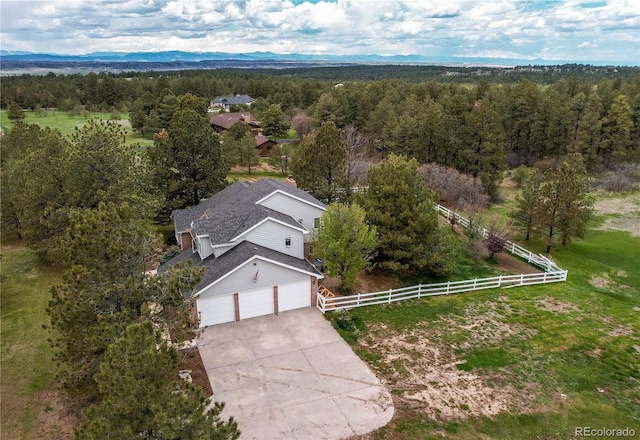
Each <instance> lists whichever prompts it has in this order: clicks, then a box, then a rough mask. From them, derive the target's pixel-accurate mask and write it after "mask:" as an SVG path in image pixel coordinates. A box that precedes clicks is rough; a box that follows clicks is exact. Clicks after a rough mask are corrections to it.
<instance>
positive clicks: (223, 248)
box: [213, 244, 234, 258]
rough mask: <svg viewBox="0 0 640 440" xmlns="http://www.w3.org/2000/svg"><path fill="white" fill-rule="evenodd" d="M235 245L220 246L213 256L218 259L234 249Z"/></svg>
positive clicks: (215, 249)
mask: <svg viewBox="0 0 640 440" xmlns="http://www.w3.org/2000/svg"><path fill="white" fill-rule="evenodd" d="M233 247H234V244H230V245H228V246H219V247H216V248H214V249H213V255H215V256H216V258H218V257H219V256H220V255H222V254H224V253H225V252H227V251H228V250H230V249H233Z"/></svg>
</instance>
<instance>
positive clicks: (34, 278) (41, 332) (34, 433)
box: [0, 241, 68, 440]
mask: <svg viewBox="0 0 640 440" xmlns="http://www.w3.org/2000/svg"><path fill="white" fill-rule="evenodd" d="M0 255H1V256H0V277H1V281H2V295H1V297H0V300H1V307H0V319H1V322H2V326H1V327H0V339H1V345H0V346H1V349H0V350H1V351H0V353H1V355H2V356H1V369H0V370H1V373H0V374H1V377H2V387H1V393H2V405H1V406H0V408H1V415H2V424H1V431H0V438H2V439H7V440H9V439H25V440H28V439H33V438H66V437H65V434H64V432H65V429H64V428H61V427H60V426H57V424H58V423H59V421H58V420H57V419H59V414H58V411H59V410H60V405H59V403H60V398H59V396H58V395H57V392H56V386H55V381H54V376H55V367H54V364H53V362H52V360H51V357H52V353H53V352H52V348H51V347H50V345H49V343H48V342H47V338H48V332H47V330H45V329H44V328H43V327H42V326H43V324H46V323H47V322H48V317H47V313H46V307H47V304H48V302H49V298H50V296H51V294H50V289H51V286H52V285H53V284H55V283H57V282H59V280H60V272H59V271H58V270H55V269H51V268H45V267H42V266H41V265H40V264H39V262H38V260H37V259H36V257H35V255H34V253H33V252H32V251H31V250H29V249H28V248H26V247H24V245H23V244H22V243H5V242H4V241H3V244H2V247H1V254H0ZM43 429H46V431H43ZM66 434H68V432H66Z"/></svg>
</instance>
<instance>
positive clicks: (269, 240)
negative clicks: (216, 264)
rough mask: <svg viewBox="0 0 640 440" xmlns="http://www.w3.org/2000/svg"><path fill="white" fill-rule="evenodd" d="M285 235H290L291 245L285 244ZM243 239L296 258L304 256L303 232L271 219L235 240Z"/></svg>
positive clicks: (238, 241)
mask: <svg viewBox="0 0 640 440" xmlns="http://www.w3.org/2000/svg"><path fill="white" fill-rule="evenodd" d="M287 237H291V246H286V245H285V238H287ZM245 240H246V241H250V242H252V243H256V244H259V245H261V246H264V247H267V248H269V249H273V250H276V251H279V252H282V253H283V254H287V255H291V256H293V257H296V258H304V234H303V233H302V232H300V231H297V230H295V229H293V228H291V227H289V226H285V225H283V224H281V223H277V222H274V221H272V220H267V221H266V222H264V223H262V224H261V225H260V226H258V227H257V228H255V229H252V230H251V231H249V232H248V233H246V234H244V235H241V236H240V237H239V238H238V239H237V240H236V242H237V243H240V242H241V241H245Z"/></svg>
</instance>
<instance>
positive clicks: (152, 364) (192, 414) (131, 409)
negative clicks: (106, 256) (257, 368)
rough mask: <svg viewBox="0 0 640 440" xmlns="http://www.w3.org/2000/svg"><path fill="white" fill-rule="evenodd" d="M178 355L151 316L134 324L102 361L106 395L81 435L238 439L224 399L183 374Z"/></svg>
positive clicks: (91, 411) (90, 412)
mask: <svg viewBox="0 0 640 440" xmlns="http://www.w3.org/2000/svg"><path fill="white" fill-rule="evenodd" d="M177 360H178V356H177V352H176V351H175V349H174V348H171V347H169V346H167V343H166V342H165V341H163V340H162V338H161V337H160V334H159V333H158V331H157V330H155V329H154V327H153V325H152V324H151V322H149V321H144V322H142V323H140V324H132V325H130V326H128V327H127V328H126V330H125V331H124V332H122V334H121V335H120V336H119V337H118V339H117V340H116V341H115V342H114V343H113V344H111V345H110V346H109V348H108V349H107V351H106V354H105V357H104V360H103V361H102V362H101V363H100V367H99V369H98V372H97V374H96V375H95V379H96V383H97V385H98V388H99V390H100V397H101V401H100V403H98V404H97V405H94V406H93V407H90V408H89V409H88V410H87V411H86V416H87V419H88V423H87V424H86V425H85V426H83V427H82V428H80V429H78V430H77V431H76V439H78V440H80V439H86V440H94V439H95V440H98V439H105V438H118V439H133V438H145V439H163V440H172V439H175V440H178V439H192V440H205V439H206V440H208V439H211V440H224V439H229V440H231V439H237V438H238V437H239V435H240V432H239V431H238V426H237V424H236V422H235V421H234V420H233V418H231V419H229V420H228V421H223V420H222V419H220V413H221V412H222V409H223V408H224V403H219V402H216V403H215V404H214V405H213V406H211V407H209V406H208V404H209V402H208V400H207V399H206V398H205V397H204V395H203V394H202V391H201V390H200V389H198V388H196V387H195V386H194V385H192V384H189V383H187V382H186V381H183V380H181V379H179V378H178V377H177V375H176V365H177Z"/></svg>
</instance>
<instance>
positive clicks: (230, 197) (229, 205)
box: [171, 178, 325, 245]
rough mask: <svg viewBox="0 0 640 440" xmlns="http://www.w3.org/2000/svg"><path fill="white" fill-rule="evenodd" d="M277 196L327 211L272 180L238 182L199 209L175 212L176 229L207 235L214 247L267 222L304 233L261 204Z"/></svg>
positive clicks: (286, 217) (307, 196)
mask: <svg viewBox="0 0 640 440" xmlns="http://www.w3.org/2000/svg"><path fill="white" fill-rule="evenodd" d="M274 193H283V194H287V195H289V196H290V197H293V198H295V199H297V200H301V201H303V202H305V203H308V204H310V205H313V206H317V207H318V208H321V209H324V207H325V205H324V204H323V203H322V202H320V201H319V200H317V199H316V198H315V197H313V196H312V195H310V194H309V193H307V192H305V191H302V190H300V189H298V188H293V187H291V186H289V185H287V184H285V183H284V182H281V181H279V180H276V179H273V178H269V179H260V180H258V181H256V182H253V183H250V182H235V183H234V184H232V185H230V186H228V187H226V188H225V189H223V190H222V191H220V192H218V193H217V194H216V195H214V196H213V197H211V198H209V199H207V200H204V201H203V202H202V203H200V204H199V205H198V206H195V207H193V208H190V209H177V210H175V211H173V212H172V213H171V215H172V217H173V220H174V223H175V229H176V231H178V232H184V231H190V230H191V231H193V235H208V236H209V237H210V239H211V244H212V245H216V244H224V243H229V241H230V240H232V239H234V238H237V237H238V236H239V235H241V234H242V233H244V232H246V231H247V230H249V229H251V228H252V227H254V226H255V225H257V224H259V223H260V222H262V221H264V220H265V219H267V218H271V219H273V220H275V221H277V222H280V223H283V224H285V225H288V226H291V227H293V228H297V229H300V230H303V231H305V230H306V229H305V228H304V227H303V226H302V225H300V223H298V222H297V221H296V220H295V219H293V218H292V217H291V216H290V215H287V214H286V213H282V212H278V211H276V210H274V209H271V208H268V207H266V206H261V205H260V204H259V202H261V201H262V200H264V199H266V198H267V197H269V196H270V195H271V194H274Z"/></svg>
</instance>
